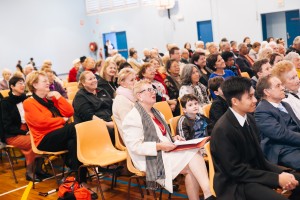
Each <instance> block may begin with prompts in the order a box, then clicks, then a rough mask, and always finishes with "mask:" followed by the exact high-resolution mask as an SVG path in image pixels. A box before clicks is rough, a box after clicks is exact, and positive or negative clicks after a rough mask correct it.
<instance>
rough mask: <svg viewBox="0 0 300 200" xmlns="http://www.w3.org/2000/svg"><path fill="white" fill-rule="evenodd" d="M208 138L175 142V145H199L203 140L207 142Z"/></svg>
mask: <svg viewBox="0 0 300 200" xmlns="http://www.w3.org/2000/svg"><path fill="white" fill-rule="evenodd" d="M206 138H207V137H203V138H198V139H192V140H187V141H180V140H175V142H174V144H175V145H177V146H179V145H186V144H198V143H200V142H201V141H202V140H205V139H206Z"/></svg>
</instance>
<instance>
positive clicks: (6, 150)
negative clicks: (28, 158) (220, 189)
mask: <svg viewBox="0 0 300 200" xmlns="http://www.w3.org/2000/svg"><path fill="white" fill-rule="evenodd" d="M13 148H14V146H12V145H8V144H5V143H3V142H0V150H1V151H4V153H5V154H6V156H7V160H8V163H9V165H10V169H11V173H12V175H13V177H14V179H15V183H18V180H17V177H16V174H15V169H14V164H13V160H12V157H11V155H10V150H11V149H13Z"/></svg>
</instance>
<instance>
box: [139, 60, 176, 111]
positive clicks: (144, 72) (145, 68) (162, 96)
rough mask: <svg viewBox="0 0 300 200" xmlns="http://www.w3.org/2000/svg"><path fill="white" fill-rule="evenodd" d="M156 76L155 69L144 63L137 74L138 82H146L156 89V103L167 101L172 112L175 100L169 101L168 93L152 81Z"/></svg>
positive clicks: (159, 83) (157, 82)
mask: <svg viewBox="0 0 300 200" xmlns="http://www.w3.org/2000/svg"><path fill="white" fill-rule="evenodd" d="M155 74H156V69H155V67H154V66H153V64H151V63H145V64H143V65H142V67H141V70H140V71H139V73H138V77H139V79H140V80H148V81H150V83H151V84H152V85H153V87H154V88H155V89H156V91H157V92H156V102H160V101H167V102H168V104H169V105H170V107H171V109H172V110H174V109H175V107H176V104H177V102H176V100H174V99H170V97H169V95H168V91H167V89H166V88H165V86H164V85H163V84H162V83H161V82H159V81H156V80H155V79H154V77H155Z"/></svg>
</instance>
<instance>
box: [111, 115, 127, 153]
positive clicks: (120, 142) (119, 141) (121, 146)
mask: <svg viewBox="0 0 300 200" xmlns="http://www.w3.org/2000/svg"><path fill="white" fill-rule="evenodd" d="M111 119H112V121H113V123H114V131H115V147H116V148H117V149H119V150H121V151H125V150H126V147H125V145H124V142H123V140H122V138H121V137H120V132H119V129H118V126H117V123H116V122H115V119H114V116H111Z"/></svg>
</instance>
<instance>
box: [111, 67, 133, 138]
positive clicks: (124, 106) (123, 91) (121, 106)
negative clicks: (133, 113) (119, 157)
mask: <svg viewBox="0 0 300 200" xmlns="http://www.w3.org/2000/svg"><path fill="white" fill-rule="evenodd" d="M135 82H136V73H135V71H134V69H132V68H124V69H122V70H121V71H120V72H119V74H118V84H119V85H120V86H119V87H118V89H117V91H116V93H117V95H116V98H115V99H114V102H113V106H112V111H113V116H114V119H115V122H116V124H117V127H118V129H119V132H120V135H121V137H122V139H123V130H122V122H123V120H124V118H125V116H126V115H127V114H128V113H129V112H130V110H131V109H132V108H133V106H134V103H135V102H136V99H135V97H134V96H133V86H134V83H135Z"/></svg>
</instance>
